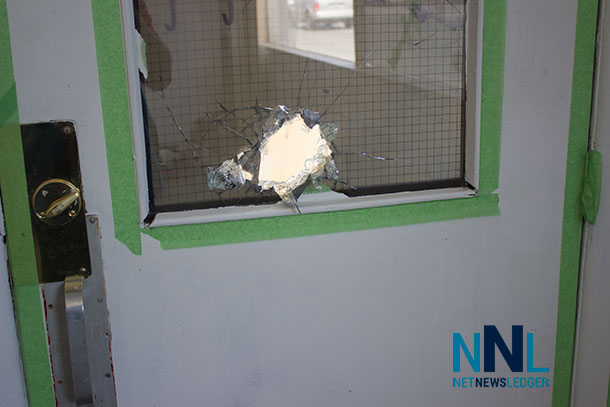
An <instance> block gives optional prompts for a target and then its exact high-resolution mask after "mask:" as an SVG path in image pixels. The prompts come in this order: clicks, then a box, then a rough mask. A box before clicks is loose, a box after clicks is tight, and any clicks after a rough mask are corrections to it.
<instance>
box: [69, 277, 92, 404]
mask: <svg viewBox="0 0 610 407" xmlns="http://www.w3.org/2000/svg"><path fill="white" fill-rule="evenodd" d="M84 281H85V279H84V277H83V276H68V277H66V279H65V280H64V296H65V301H66V327H67V331H68V342H69V346H70V362H71V365H72V381H73V385H74V396H75V398H76V405H77V406H79V407H80V406H93V388H92V387H91V372H90V371H89V352H88V349H87V329H86V327H85V306H84V302H83V286H84Z"/></svg>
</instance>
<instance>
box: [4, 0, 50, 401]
mask: <svg viewBox="0 0 610 407" xmlns="http://www.w3.org/2000/svg"><path fill="white" fill-rule="evenodd" d="M0 95H3V96H2V101H1V103H2V105H1V106H0V191H1V193H2V197H3V201H2V205H3V208H4V222H5V227H6V246H7V252H8V258H9V266H10V271H11V278H12V285H13V290H12V293H13V301H14V307H15V319H16V322H17V330H18V334H19V345H20V349H21V360H22V363H23V372H24V376H25V385H26V389H27V396H28V404H29V405H30V407H50V406H55V394H54V392H53V382H52V376H51V364H50V362H49V350H48V348H47V335H46V330H45V323H44V318H43V311H42V306H41V301H40V292H39V289H38V271H37V267H36V256H35V253H34V239H33V237H32V226H31V224H30V212H29V207H30V204H29V201H28V193H27V187H26V181H25V165H24V161H23V151H22V146H21V128H20V126H19V114H18V109H17V95H16V92H15V82H14V78H13V59H12V54H11V43H10V36H9V27H8V16H7V14H6V1H5V0H0ZM0 277H2V276H0ZM3 278H6V277H3Z"/></svg>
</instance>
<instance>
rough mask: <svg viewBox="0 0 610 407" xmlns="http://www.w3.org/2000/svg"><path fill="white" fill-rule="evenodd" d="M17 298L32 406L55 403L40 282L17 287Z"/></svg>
mask: <svg viewBox="0 0 610 407" xmlns="http://www.w3.org/2000/svg"><path fill="white" fill-rule="evenodd" d="M13 299H14V301H15V316H16V319H17V329H18V330H19V343H20V347H21V359H22V363H23V372H24V376H25V382H26V392H27V396H28V403H29V406H30V407H38V406H40V407H43V406H44V407H51V406H55V393H54V392H53V378H52V376H51V364H50V360H49V349H48V345H47V331H46V326H45V320H44V315H43V313H42V309H41V300H40V289H39V287H38V284H33V285H24V286H20V287H14V289H13Z"/></svg>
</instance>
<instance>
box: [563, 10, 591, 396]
mask: <svg viewBox="0 0 610 407" xmlns="http://www.w3.org/2000/svg"><path fill="white" fill-rule="evenodd" d="M597 7H598V0H579V1H578V14H577V17H576V18H577V19H576V38H575V49H574V73H573V76H572V100H571V107H570V130H569V139H568V160H567V167H566V186H565V195H564V206H563V228H562V236H561V265H560V272H559V298H558V307H557V334H556V341H555V369H554V375H553V406H554V407H559V406H569V405H570V392H571V387H572V386H571V384H572V365H573V361H574V360H573V355H574V335H575V325H576V305H577V295H578V269H579V263H580V241H581V231H582V215H583V208H582V203H581V196H582V193H583V184H584V174H585V156H586V153H587V146H588V139H589V122H590V116H591V94H592V89H593V67H594V63H595V36H596V27H597Z"/></svg>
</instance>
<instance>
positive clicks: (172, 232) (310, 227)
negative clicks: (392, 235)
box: [144, 194, 500, 250]
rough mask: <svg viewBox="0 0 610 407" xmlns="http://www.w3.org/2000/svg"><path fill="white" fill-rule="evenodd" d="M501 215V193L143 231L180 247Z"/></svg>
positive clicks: (164, 245) (169, 246)
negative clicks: (499, 199)
mask: <svg viewBox="0 0 610 407" xmlns="http://www.w3.org/2000/svg"><path fill="white" fill-rule="evenodd" d="M499 213H500V211H499V208H498V196H497V195H492V194H490V195H486V196H479V197H475V198H462V199H451V200H447V201H435V202H420V203H412V204H405V205H395V206H384V207H379V208H369V209H358V210H350V211H341V212H326V213H316V214H311V215H295V216H280V217H275V218H261V219H249V220H243V221H229V222H216V223H204V224H199V225H183V226H170V227H159V228H151V229H145V230H144V233H146V234H148V235H150V236H152V237H153V238H155V239H157V240H159V241H160V242H161V247H162V248H163V249H166V250H168V249H180V248H186V247H197V246H207V245H218V244H227V243H240V242H247V241H252V240H268V239H283V238H290V237H298V236H309V235H319V234H327V233H338V232H351V231H356V230H363V229H371V228H381V227H389V226H400V225H411V224H416V223H424V222H437V221H443V220H451V219H459V218H468V217H474V216H491V215H498V214H499Z"/></svg>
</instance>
